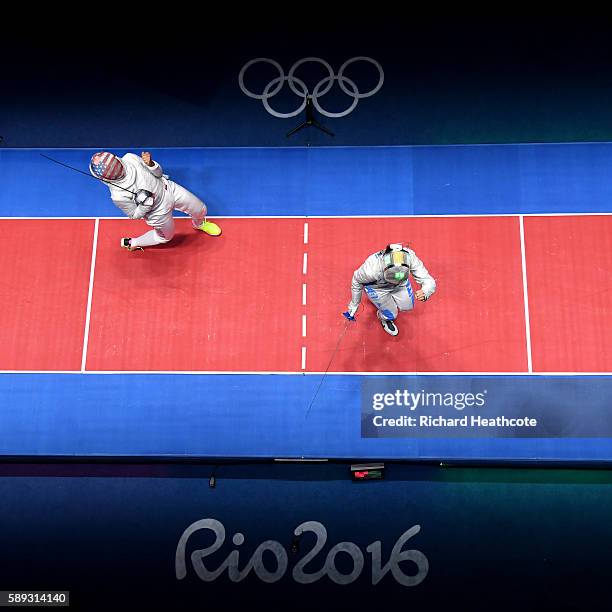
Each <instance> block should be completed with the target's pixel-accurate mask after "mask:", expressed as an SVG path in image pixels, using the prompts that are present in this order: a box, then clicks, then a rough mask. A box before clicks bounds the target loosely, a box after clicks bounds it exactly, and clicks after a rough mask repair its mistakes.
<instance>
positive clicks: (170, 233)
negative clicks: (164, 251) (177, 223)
mask: <svg viewBox="0 0 612 612" xmlns="http://www.w3.org/2000/svg"><path fill="white" fill-rule="evenodd" d="M155 233H156V234H157V239H158V240H159V243H160V244H164V243H166V242H170V241H171V240H172V238H174V228H173V229H169V230H165V231H162V230H160V229H159V228H157V227H156V228H155Z"/></svg>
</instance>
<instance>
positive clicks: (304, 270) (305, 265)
mask: <svg viewBox="0 0 612 612" xmlns="http://www.w3.org/2000/svg"><path fill="white" fill-rule="evenodd" d="M307 272H308V253H304V263H303V264H302V274H306V273H307Z"/></svg>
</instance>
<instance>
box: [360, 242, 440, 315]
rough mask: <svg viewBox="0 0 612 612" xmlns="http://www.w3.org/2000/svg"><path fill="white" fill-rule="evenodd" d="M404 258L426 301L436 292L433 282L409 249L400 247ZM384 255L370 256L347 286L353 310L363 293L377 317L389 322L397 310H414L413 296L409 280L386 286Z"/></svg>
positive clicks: (382, 253) (387, 283)
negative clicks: (373, 307) (349, 289)
mask: <svg viewBox="0 0 612 612" xmlns="http://www.w3.org/2000/svg"><path fill="white" fill-rule="evenodd" d="M403 250H404V251H405V252H406V253H407V254H408V267H409V270H410V274H411V275H412V277H413V278H414V280H415V281H416V282H417V283H418V284H419V285H420V286H421V289H422V290H423V292H424V293H425V297H426V298H429V297H430V296H431V295H432V294H433V293H434V291H435V290H436V281H435V280H434V279H433V278H432V276H431V275H430V274H429V272H428V271H427V269H426V268H425V266H424V265H423V262H422V261H421V260H420V259H419V258H418V257H417V256H416V254H415V252H414V251H412V250H411V249H408V248H406V247H404V249H403ZM384 253H385V251H384V250H383V251H378V252H377V253H374V254H373V255H370V256H369V257H368V258H367V259H366V260H365V262H364V263H363V265H362V266H361V267H360V268H358V269H357V270H355V273H354V274H353V281H352V283H351V294H352V300H351V304H350V305H349V308H350V306H351V305H352V306H353V307H355V308H356V307H357V305H358V304H359V303H360V302H361V295H362V293H363V291H365V292H366V295H367V296H368V298H369V300H370V301H371V302H372V303H373V304H374V306H376V308H377V309H378V312H379V317H380V318H381V319H383V320H387V321H393V320H394V319H395V318H396V317H397V315H398V312H399V311H401V310H412V309H413V308H414V293H413V291H412V287H411V286H410V281H409V279H406V280H403V281H401V282H400V283H399V284H393V283H389V282H387V280H386V279H385V276H384V270H385V264H384V262H383V256H384Z"/></svg>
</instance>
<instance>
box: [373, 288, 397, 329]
mask: <svg viewBox="0 0 612 612" xmlns="http://www.w3.org/2000/svg"><path fill="white" fill-rule="evenodd" d="M365 290H366V295H367V296H368V298H369V299H370V301H371V302H372V303H373V304H374V306H376V316H377V317H378V320H379V321H380V324H381V325H382V328H383V330H384V331H385V332H387V333H388V334H389V335H390V336H397V334H399V329H398V327H397V325H396V323H395V319H396V318H397V314H398V312H399V309H398V305H397V302H396V301H395V300H394V299H393V294H392V292H390V291H376V290H375V289H373V288H372V287H368V286H366V287H365Z"/></svg>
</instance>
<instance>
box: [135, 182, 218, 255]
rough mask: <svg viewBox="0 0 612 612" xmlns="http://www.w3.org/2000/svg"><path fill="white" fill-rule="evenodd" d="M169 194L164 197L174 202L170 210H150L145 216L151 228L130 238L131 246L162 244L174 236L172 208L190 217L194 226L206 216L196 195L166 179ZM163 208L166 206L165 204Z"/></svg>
mask: <svg viewBox="0 0 612 612" xmlns="http://www.w3.org/2000/svg"><path fill="white" fill-rule="evenodd" d="M168 191H169V194H168V195H167V196H166V197H170V198H172V200H173V201H174V204H173V205H172V206H171V208H170V210H168V211H167V212H163V213H162V214H159V213H157V212H155V211H151V213H149V214H148V215H147V216H146V217H145V221H146V222H147V225H150V226H151V227H152V228H154V229H152V230H149V231H148V232H146V233H145V234H143V235H142V236H138V238H132V240H131V242H130V244H131V246H132V247H149V246H155V245H156V244H164V243H165V242H169V241H170V240H172V238H174V219H173V218H172V213H173V211H174V210H180V211H181V212H184V213H186V214H188V215H189V216H190V217H191V220H192V223H193V225H194V227H197V226H198V225H201V224H202V222H203V221H204V218H205V217H206V213H207V210H206V204H204V202H202V200H200V198H198V197H197V196H195V195H193V193H191V192H190V191H187V189H185V188H184V187H181V186H180V185H179V184H177V183H175V182H174V181H168ZM164 208H166V209H167V208H168V206H165V207H164Z"/></svg>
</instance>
